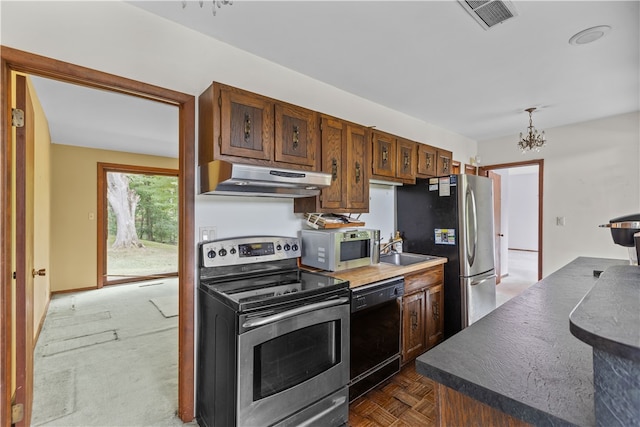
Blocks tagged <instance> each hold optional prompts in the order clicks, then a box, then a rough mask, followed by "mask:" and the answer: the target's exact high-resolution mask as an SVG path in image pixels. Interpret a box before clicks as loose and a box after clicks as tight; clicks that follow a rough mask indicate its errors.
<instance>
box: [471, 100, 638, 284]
mask: <svg viewBox="0 0 640 427" xmlns="http://www.w3.org/2000/svg"><path fill="white" fill-rule="evenodd" d="M544 130H545V131H546V135H547V141H548V142H547V145H546V146H545V147H544V148H543V149H542V151H541V152H540V153H535V154H534V155H532V154H527V155H526V156H525V157H523V155H522V154H521V153H520V152H519V151H518V150H517V147H516V143H517V141H518V138H517V136H516V135H512V136H508V137H503V138H499V139H495V140H489V141H482V142H480V143H479V144H478V154H479V155H480V156H481V158H482V163H483V164H485V165H493V164H503V163H509V162H518V161H523V160H524V159H539V158H542V159H544V191H543V203H544V206H543V221H542V224H543V225H542V227H543V236H542V237H543V276H547V275H549V274H550V273H552V272H553V271H555V270H557V269H558V268H560V267H562V266H563V265H565V264H566V263H567V262H569V261H571V260H573V259H575V258H576V257H578V256H593V257H605V258H619V259H627V258H628V252H627V250H626V248H623V247H620V246H617V245H614V243H613V241H612V240H611V234H610V233H609V231H607V230H605V229H602V228H598V225H599V224H603V223H606V222H608V221H609V220H610V219H611V218H614V217H617V216H621V215H625V214H631V213H636V212H639V211H640V172H639V170H640V168H639V166H638V159H639V156H640V153H639V152H640V113H639V112H633V113H628V114H623V115H618V116H614V117H609V118H605V119H600V120H593V121H589V122H584V123H578V124H574V125H568V126H562V127H557V128H551V129H544ZM558 216H563V217H565V220H566V223H565V224H566V225H565V226H564V227H559V226H556V221H555V219H556V217H558Z"/></svg>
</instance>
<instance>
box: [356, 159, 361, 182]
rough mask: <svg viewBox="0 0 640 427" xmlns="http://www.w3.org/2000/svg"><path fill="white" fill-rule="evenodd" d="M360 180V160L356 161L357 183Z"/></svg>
mask: <svg viewBox="0 0 640 427" xmlns="http://www.w3.org/2000/svg"><path fill="white" fill-rule="evenodd" d="M358 182H360V162H356V183H358Z"/></svg>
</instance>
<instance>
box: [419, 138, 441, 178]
mask: <svg viewBox="0 0 640 427" xmlns="http://www.w3.org/2000/svg"><path fill="white" fill-rule="evenodd" d="M437 162H438V150H436V149H435V148H434V147H432V146H430V145H426V144H418V168H417V169H418V171H417V172H418V175H420V176H424V177H430V176H436V167H437Z"/></svg>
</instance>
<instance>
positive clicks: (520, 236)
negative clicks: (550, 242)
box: [479, 160, 544, 303]
mask: <svg viewBox="0 0 640 427" xmlns="http://www.w3.org/2000/svg"><path fill="white" fill-rule="evenodd" d="M543 167H544V161H543V160H532V161H526V162H517V163H508V164H498V165H490V166H482V167H480V169H479V174H481V175H484V176H489V175H490V174H491V175H497V177H498V178H499V181H500V183H501V184H500V186H498V187H497V188H498V189H499V190H497V191H498V192H499V194H496V200H498V201H499V203H498V204H497V205H498V206H500V207H499V208H498V210H499V211H500V212H499V215H496V224H499V225H496V226H497V227H500V229H496V236H499V237H496V252H499V253H500V254H501V256H500V259H501V261H499V262H500V269H501V275H502V282H503V283H501V284H500V285H499V286H498V288H499V290H500V291H501V292H502V291H504V295H503V296H502V297H501V298H502V301H498V303H501V302H505V301H506V300H507V299H508V298H510V297H513V296H515V295H517V294H519V293H520V292H522V291H523V290H525V289H526V288H528V287H529V286H530V285H532V284H533V283H535V282H537V281H538V280H540V279H541V278H542V200H543V197H542V196H543V175H544V171H543ZM494 188H495V186H494Z"/></svg>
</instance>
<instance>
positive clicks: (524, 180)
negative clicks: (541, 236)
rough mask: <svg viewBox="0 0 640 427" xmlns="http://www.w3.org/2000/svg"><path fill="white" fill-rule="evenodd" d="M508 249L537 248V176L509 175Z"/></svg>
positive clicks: (534, 249)
mask: <svg viewBox="0 0 640 427" xmlns="http://www.w3.org/2000/svg"><path fill="white" fill-rule="evenodd" d="M508 230H509V239H508V244H509V249H520V250H529V251H537V250H538V176H537V174H531V173H529V174H515V175H509V223H508Z"/></svg>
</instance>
